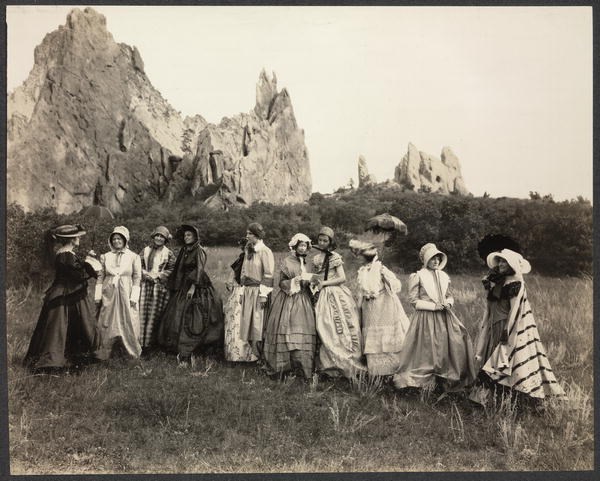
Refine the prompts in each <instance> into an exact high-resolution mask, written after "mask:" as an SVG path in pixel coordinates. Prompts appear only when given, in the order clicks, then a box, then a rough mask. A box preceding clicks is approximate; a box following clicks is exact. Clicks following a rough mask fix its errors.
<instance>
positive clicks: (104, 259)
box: [94, 226, 142, 360]
mask: <svg viewBox="0 0 600 481" xmlns="http://www.w3.org/2000/svg"><path fill="white" fill-rule="evenodd" d="M128 242H129V230H128V229H127V227H124V226H118V227H115V228H114V229H113V231H112V232H111V234H110V236H109V238H108V245H109V247H110V251H109V252H107V253H106V254H103V255H102V256H100V263H101V264H102V269H101V270H100V272H99V274H98V281H97V282H96V291H95V296H94V300H95V301H96V304H99V305H100V306H101V307H100V314H99V318H98V326H97V333H96V339H95V341H94V354H95V356H96V357H97V358H98V359H101V360H106V359H108V358H110V357H111V356H112V354H113V351H114V348H117V349H120V351H121V354H124V355H125V356H127V357H131V358H137V357H139V356H140V354H141V353H142V346H141V345H140V342H139V337H140V317H139V301H140V282H141V278H142V263H141V260H140V256H138V255H137V254H136V253H135V252H133V251H131V250H129V248H128V246H127V244H128Z"/></svg>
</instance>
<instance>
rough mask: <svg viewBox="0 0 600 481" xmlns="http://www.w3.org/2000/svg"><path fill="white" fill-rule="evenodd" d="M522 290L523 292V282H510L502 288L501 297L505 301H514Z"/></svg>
mask: <svg viewBox="0 0 600 481" xmlns="http://www.w3.org/2000/svg"><path fill="white" fill-rule="evenodd" d="M520 290H521V282H519V281H514V282H509V283H508V284H504V285H503V286H502V291H501V293H500V296H501V297H502V298H503V299H512V298H513V297H516V296H518V295H519V291H520Z"/></svg>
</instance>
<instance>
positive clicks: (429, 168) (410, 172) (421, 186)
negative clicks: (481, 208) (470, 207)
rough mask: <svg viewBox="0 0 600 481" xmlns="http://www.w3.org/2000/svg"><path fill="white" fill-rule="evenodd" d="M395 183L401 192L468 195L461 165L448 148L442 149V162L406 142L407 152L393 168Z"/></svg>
mask: <svg viewBox="0 0 600 481" xmlns="http://www.w3.org/2000/svg"><path fill="white" fill-rule="evenodd" d="M394 181H395V182H397V183H398V184H400V185H401V186H402V187H403V188H404V189H407V190H413V191H416V192H437V193H440V194H450V193H456V194H460V195H468V194H469V191H468V190H467V187H466V186H465V182H464V180H463V178H462V174H461V171H460V162H459V160H458V158H457V157H456V155H454V153H453V152H452V150H450V148H449V147H444V148H443V149H442V154H441V159H438V158H437V157H434V156H433V155H429V154H427V153H425V152H420V151H419V150H417V148H416V147H415V146H414V145H413V144H412V143H409V144H408V152H407V153H406V155H405V156H404V157H403V158H402V160H401V161H400V163H399V164H398V166H396V170H395V173H394Z"/></svg>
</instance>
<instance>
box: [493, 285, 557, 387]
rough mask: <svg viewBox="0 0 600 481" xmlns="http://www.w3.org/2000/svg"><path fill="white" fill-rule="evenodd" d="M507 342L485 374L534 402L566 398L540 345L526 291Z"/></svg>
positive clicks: (500, 346)
mask: <svg viewBox="0 0 600 481" xmlns="http://www.w3.org/2000/svg"><path fill="white" fill-rule="evenodd" d="M518 302H519V307H518V309H517V312H516V317H515V319H516V320H515V321H514V322H513V323H512V325H511V326H510V329H509V332H508V342H507V343H505V344H498V345H497V346H496V348H495V349H494V351H493V352H492V355H491V356H490V357H489V359H488V360H487V361H486V362H485V364H484V365H483V368H482V370H483V372H484V373H485V374H487V375H488V376H489V377H490V378H491V379H492V380H493V381H496V382H497V383H498V384H501V385H503V386H506V387H509V388H511V389H515V390H517V391H520V392H522V393H524V394H527V395H529V396H531V397H534V398H544V397H546V396H550V395H553V396H563V395H564V391H563V389H562V388H561V387H560V385H559V384H558V382H557V380H556V377H555V375H554V372H553V371H552V368H551V367H550V361H549V360H548V357H547V356H546V350H545V349H544V346H543V344H542V342H541V341H540V335H539V332H538V329H537V324H536V322H535V319H534V317H533V313H532V312H531V305H530V304H529V301H528V299H527V292H526V291H525V290H523V294H522V296H521V299H519V300H518Z"/></svg>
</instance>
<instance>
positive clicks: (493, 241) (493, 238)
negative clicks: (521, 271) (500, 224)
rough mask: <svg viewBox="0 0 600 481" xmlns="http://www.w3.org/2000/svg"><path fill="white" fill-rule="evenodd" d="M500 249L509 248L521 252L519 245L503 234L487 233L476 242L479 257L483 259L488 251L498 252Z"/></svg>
mask: <svg viewBox="0 0 600 481" xmlns="http://www.w3.org/2000/svg"><path fill="white" fill-rule="evenodd" d="M502 249H510V250H512V251H515V252H518V253H519V254H522V253H523V252H522V249H521V245H520V244H519V243H518V242H517V241H516V240H514V239H513V238H512V237H509V236H507V235H504V234H488V235H486V236H485V237H484V238H483V239H481V240H480V241H479V243H478V244H477V252H478V253H479V257H481V258H482V259H483V260H484V261H485V260H486V259H487V256H488V255H489V254H490V253H492V252H498V251H501V250H502Z"/></svg>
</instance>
